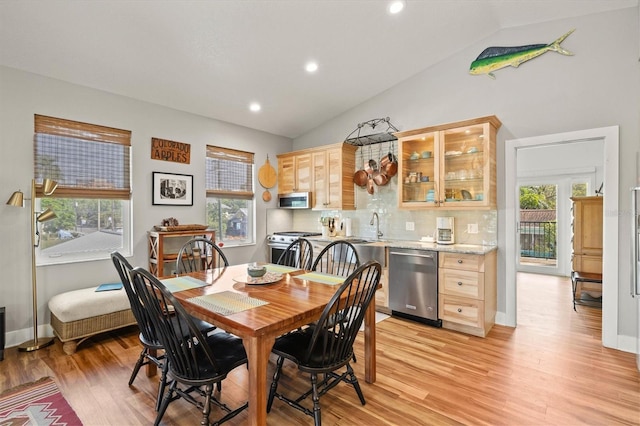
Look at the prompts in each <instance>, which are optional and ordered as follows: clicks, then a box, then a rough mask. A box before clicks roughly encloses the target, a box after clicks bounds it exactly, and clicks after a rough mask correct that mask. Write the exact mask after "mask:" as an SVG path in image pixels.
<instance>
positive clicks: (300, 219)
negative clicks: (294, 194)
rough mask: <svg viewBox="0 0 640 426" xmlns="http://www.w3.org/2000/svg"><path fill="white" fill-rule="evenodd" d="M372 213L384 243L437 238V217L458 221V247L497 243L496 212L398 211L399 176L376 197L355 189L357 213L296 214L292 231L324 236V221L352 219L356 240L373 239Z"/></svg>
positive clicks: (320, 212) (314, 211) (456, 224)
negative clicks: (474, 230)
mask: <svg viewBox="0 0 640 426" xmlns="http://www.w3.org/2000/svg"><path fill="white" fill-rule="evenodd" d="M373 212H377V213H378V216H379V218H380V231H381V232H382V233H383V236H382V237H381V239H391V240H419V239H420V238H421V237H427V236H435V228H436V217H440V216H447V217H449V216H452V217H454V218H455V242H456V243H458V244H485V245H496V244H497V241H498V236H497V229H498V226H497V224H498V212H497V211H496V210H464V211H463V210H446V209H430V210H406V209H398V178H397V176H396V177H393V178H392V179H391V181H390V182H389V184H387V185H385V186H376V187H375V192H374V194H373V195H369V193H367V190H366V188H359V187H356V210H345V211H340V210H333V211H331V210H326V211H318V210H297V211H295V213H294V217H293V227H294V229H296V230H302V231H317V232H321V231H322V225H321V223H320V218H321V217H324V216H331V217H335V218H337V219H338V220H337V221H336V223H338V224H339V223H341V221H342V219H345V218H351V228H352V234H353V235H354V236H357V237H362V238H367V239H369V238H371V239H374V238H375V233H376V230H375V225H369V223H370V221H371V217H372V215H373ZM407 223H409V224H411V223H413V227H414V230H413V231H408V230H407ZM468 224H477V225H478V233H477V234H469V233H468V232H467V228H468V227H467V225H468ZM338 229H339V226H338Z"/></svg>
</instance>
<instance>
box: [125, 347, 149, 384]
mask: <svg viewBox="0 0 640 426" xmlns="http://www.w3.org/2000/svg"><path fill="white" fill-rule="evenodd" d="M148 353H149V349H147V348H143V349H142V352H140V356H139V357H138V360H137V361H136V365H135V366H134V367H133V371H132V372H131V377H129V386H131V385H132V384H133V381H134V380H135V379H136V376H137V375H138V371H140V367H142V365H143V364H144V360H145V358H146V357H147V354H148Z"/></svg>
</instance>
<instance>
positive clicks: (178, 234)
mask: <svg viewBox="0 0 640 426" xmlns="http://www.w3.org/2000/svg"><path fill="white" fill-rule="evenodd" d="M195 237H205V238H209V239H210V240H211V241H215V240H216V231H214V230H212V229H205V230H196V231H149V234H148V241H149V272H151V273H152V274H153V275H155V276H156V277H167V276H170V275H173V274H174V273H175V269H176V259H177V258H178V252H179V251H180V248H181V247H182V246H183V245H184V243H186V242H187V241H189V240H190V239H191V238H195Z"/></svg>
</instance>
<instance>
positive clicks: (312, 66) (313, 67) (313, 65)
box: [304, 61, 318, 73]
mask: <svg viewBox="0 0 640 426" xmlns="http://www.w3.org/2000/svg"><path fill="white" fill-rule="evenodd" d="M304 69H305V70H307V72H309V73H313V72H316V71H318V63H317V62H313V61H311V62H307V64H306V65H305V66H304Z"/></svg>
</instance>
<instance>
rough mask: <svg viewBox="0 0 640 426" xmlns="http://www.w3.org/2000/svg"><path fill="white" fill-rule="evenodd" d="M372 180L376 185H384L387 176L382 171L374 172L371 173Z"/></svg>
mask: <svg viewBox="0 0 640 426" xmlns="http://www.w3.org/2000/svg"><path fill="white" fill-rule="evenodd" d="M373 182H374V183H375V184H376V185H378V186H384V185H386V184H388V183H389V176H387V175H386V173H384V172H375V173H374V175H373Z"/></svg>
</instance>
